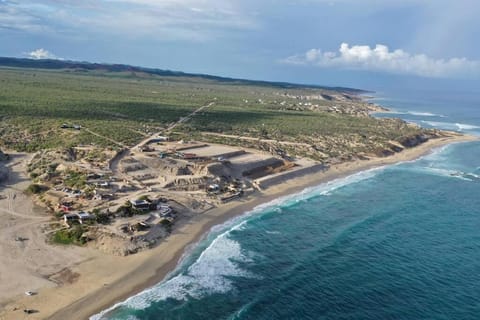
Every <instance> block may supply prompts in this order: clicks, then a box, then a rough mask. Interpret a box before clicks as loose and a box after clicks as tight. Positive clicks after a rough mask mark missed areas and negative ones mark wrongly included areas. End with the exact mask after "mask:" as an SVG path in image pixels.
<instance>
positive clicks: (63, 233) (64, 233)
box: [52, 225, 87, 245]
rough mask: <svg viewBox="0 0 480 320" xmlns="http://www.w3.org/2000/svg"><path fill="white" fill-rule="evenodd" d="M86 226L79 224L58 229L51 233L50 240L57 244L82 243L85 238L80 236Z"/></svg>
mask: <svg viewBox="0 0 480 320" xmlns="http://www.w3.org/2000/svg"><path fill="white" fill-rule="evenodd" d="M85 231H86V228H85V227H83V226H81V225H76V226H73V227H72V228H70V229H62V230H58V231H56V232H55V233H54V234H53V237H52V241H53V242H54V243H58V244H65V245H66V244H76V245H84V244H85V243H86V242H87V240H86V239H85V238H84V237H82V235H83V233H84V232H85Z"/></svg>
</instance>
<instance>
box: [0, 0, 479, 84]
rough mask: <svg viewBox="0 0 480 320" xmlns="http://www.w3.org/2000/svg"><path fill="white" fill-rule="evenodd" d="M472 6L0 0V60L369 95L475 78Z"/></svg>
mask: <svg viewBox="0 0 480 320" xmlns="http://www.w3.org/2000/svg"><path fill="white" fill-rule="evenodd" d="M479 16H480V1H478V0H44V1H31V0H0V56H15V57H31V58H36V59H41V58H52V59H69V60H81V61H92V62H111V63H126V64H133V65H140V66H148V67H157V68H162V69H172V70H180V71H186V72H196V73H209V74H216V75H224V76H231V77H241V78H249V79H264V80H278V81H290V82H300V83H315V84H325V85H344V86H356V87H362V88H365V87H366V88H368V87H370V86H377V85H379V84H382V83H384V82H408V83H411V82H412V81H413V82H418V83H420V82H421V83H425V82H431V83H438V82H445V81H450V82H451V81H460V82H461V81H472V79H473V80H475V81H476V80H479V79H480V42H479V41H478V37H475V33H476V32H478V30H480V19H478V18H477V17H479Z"/></svg>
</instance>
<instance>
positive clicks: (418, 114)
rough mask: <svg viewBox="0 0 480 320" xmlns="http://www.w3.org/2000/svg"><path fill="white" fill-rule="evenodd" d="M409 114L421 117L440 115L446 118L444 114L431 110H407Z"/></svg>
mask: <svg viewBox="0 0 480 320" xmlns="http://www.w3.org/2000/svg"><path fill="white" fill-rule="evenodd" d="M406 113H407V114H411V115H414V116H420V117H439V118H446V116H445V115H443V114H437V113H431V112H421V111H407V112H406Z"/></svg>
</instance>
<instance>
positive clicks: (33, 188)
mask: <svg viewBox="0 0 480 320" xmlns="http://www.w3.org/2000/svg"><path fill="white" fill-rule="evenodd" d="M47 190H48V188H47V187H46V186H43V185H40V184H37V183H32V184H31V185H29V186H28V187H27V193H30V194H40V193H42V192H45V191H47Z"/></svg>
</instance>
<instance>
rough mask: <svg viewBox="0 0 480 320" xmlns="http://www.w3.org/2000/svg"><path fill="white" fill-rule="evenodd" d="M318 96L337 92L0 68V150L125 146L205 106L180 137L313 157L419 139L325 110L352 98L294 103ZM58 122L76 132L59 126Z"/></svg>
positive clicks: (401, 126) (406, 130) (390, 125)
mask: <svg viewBox="0 0 480 320" xmlns="http://www.w3.org/2000/svg"><path fill="white" fill-rule="evenodd" d="M320 93H322V94H332V93H335V92H334V91H328V90H324V89H319V88H292V89H289V88H283V87H280V86H275V85H270V86H269V85H265V84H262V85H250V84H244V83H236V82H231V81H221V80H217V79H202V78H199V77H178V76H174V77H172V76H159V75H154V74H149V73H145V72H128V71H123V72H110V71H104V70H77V69H69V70H41V69H26V68H0V117H1V124H0V145H1V146H2V147H4V148H9V149H16V150H19V151H37V150H40V149H45V148H57V147H65V146H75V145H80V144H96V145H99V146H105V147H107V146H109V147H113V148H119V147H121V146H122V145H127V146H130V145H134V144H135V143H136V142H138V141H140V140H141V139H142V138H144V137H145V136H146V135H148V134H150V133H153V132H157V131H161V130H162V129H164V128H166V127H167V126H168V125H169V124H171V123H173V122H175V121H177V120H178V119H180V118H181V117H184V116H186V115H188V114H189V113H191V112H192V111H194V110H195V109H197V108H198V107H200V106H203V105H206V104H208V103H210V102H214V105H213V106H212V107H210V108H208V109H205V110H204V111H203V112H200V113H198V114H197V115H196V116H195V117H193V118H192V119H191V120H190V121H189V122H187V123H185V124H183V125H181V126H178V127H176V128H175V133H176V134H178V137H180V138H181V137H184V138H188V137H194V138H201V139H203V140H205V139H206V140H211V141H217V142H223V143H231V144H240V145H242V144H245V145H246V146H253V147H255V144H254V143H253V144H252V143H251V142H249V143H246V142H244V141H242V140H238V141H237V140H235V139H233V140H232V139H222V138H219V137H211V136H204V135H201V133H202V132H216V133H224V134H236V135H242V136H251V137H256V138H263V139H274V140H281V141H291V142H302V143H308V144H310V145H311V146H312V147H311V148H301V149H297V150H294V149H295V148H286V149H289V150H288V151H290V152H293V153H300V154H303V155H309V156H311V157H314V158H324V156H318V157H317V156H316V153H317V152H318V151H320V153H319V154H324V155H328V156H348V155H351V154H354V153H357V152H359V151H365V152H378V150H380V149H382V148H385V144H386V143H387V142H388V141H389V140H400V139H402V138H404V137H407V136H412V135H415V134H418V133H422V132H423V130H422V129H419V128H415V127H412V126H408V125H406V124H405V123H403V122H401V121H396V120H395V121H394V120H379V119H374V118H371V117H365V116H355V115H346V114H339V113H332V112H326V109H327V108H328V107H330V106H339V107H342V104H347V105H350V106H351V105H354V104H355V103H357V104H361V103H360V102H358V101H356V102H355V101H354V102H341V101H327V100H322V101H312V102H313V103H318V104H321V106H320V107H318V108H316V109H315V110H309V109H308V108H303V107H300V105H299V102H298V99H296V98H295V97H294V96H295V95H314V94H320ZM337 93H338V92H337ZM285 94H289V96H286V95H285ZM64 123H65V124H68V125H74V124H76V125H81V126H82V129H81V130H74V129H61V128H60V126H61V125H62V124H64ZM105 137H107V138H109V139H110V140H109V139H106V138H105ZM112 140H113V141H112ZM114 141H115V142H114Z"/></svg>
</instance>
